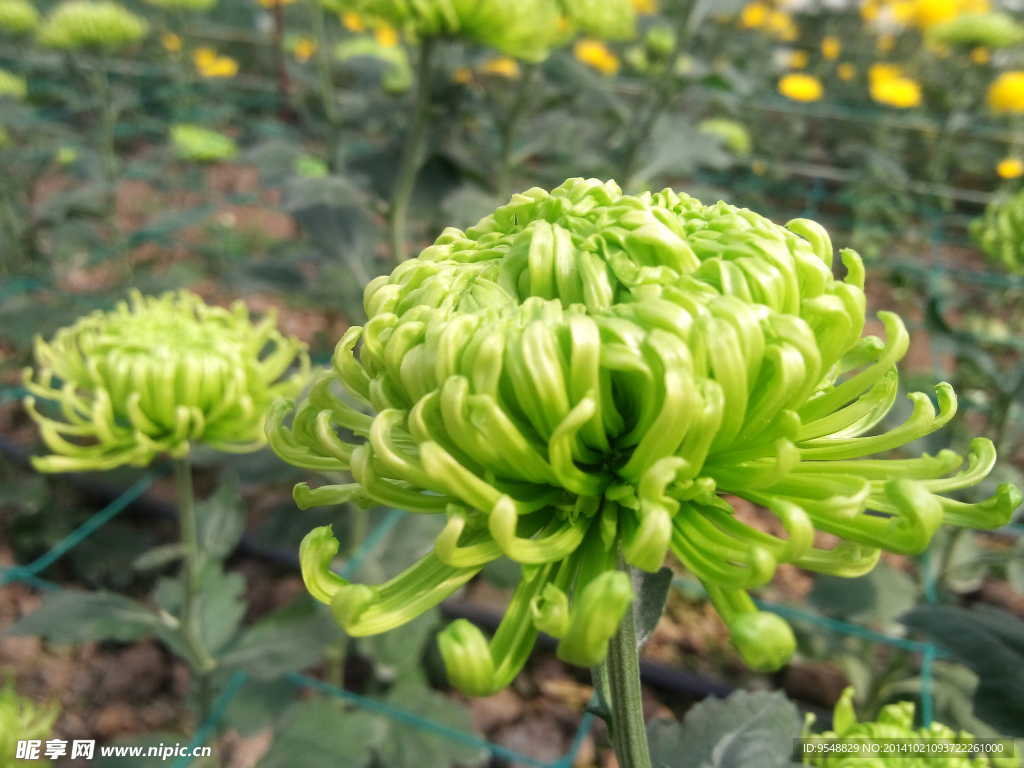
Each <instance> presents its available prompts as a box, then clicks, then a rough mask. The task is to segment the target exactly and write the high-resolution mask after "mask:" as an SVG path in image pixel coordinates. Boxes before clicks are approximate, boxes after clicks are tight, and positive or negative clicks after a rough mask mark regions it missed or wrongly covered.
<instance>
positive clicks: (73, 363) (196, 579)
mask: <svg viewBox="0 0 1024 768" xmlns="http://www.w3.org/2000/svg"><path fill="white" fill-rule="evenodd" d="M35 351H36V359H37V362H38V365H39V370H38V372H37V373H35V374H34V373H33V370H32V369H31V368H28V369H26V370H25V387H26V388H27V389H28V390H29V391H30V392H31V393H32V395H30V396H29V397H27V398H25V408H26V410H27V411H28V412H29V414H30V415H31V416H32V418H33V419H35V420H36V422H37V423H38V424H39V427H40V431H41V434H42V438H43V441H44V442H45V443H46V444H47V446H48V447H49V448H50V450H52V451H53V452H54V453H53V455H50V456H43V457H33V460H32V463H33V466H35V468H36V469H37V470H39V471H41V472H83V471H95V470H104V469H111V468H113V467H117V466H121V465H124V464H131V465H133V466H145V465H147V464H149V463H150V462H152V461H153V460H154V459H155V458H156V457H157V456H158V455H161V454H169V455H170V456H171V457H172V458H173V459H174V461H175V464H174V467H175V473H176V480H177V490H178V507H179V515H180V524H181V544H180V545H179V547H178V549H177V550H175V554H176V556H179V557H181V558H183V560H184V565H183V569H182V579H181V591H180V596H179V598H178V603H179V605H180V618H179V619H178V620H176V621H175V622H174V624H173V628H174V629H177V630H179V631H180V634H181V636H182V637H183V638H184V642H185V647H186V648H187V653H188V657H189V660H190V662H191V663H192V665H193V668H194V669H195V671H196V672H197V673H198V675H199V688H200V696H199V698H200V711H201V714H202V717H203V718H204V719H205V715H206V714H207V712H208V709H209V703H210V702H209V695H210V692H209V676H210V674H211V673H212V672H213V670H214V669H215V668H216V660H215V659H214V658H213V656H212V655H211V650H210V648H208V647H207V645H208V644H207V643H206V641H205V640H204V637H203V636H202V632H201V630H200V618H199V615H198V612H197V610H196V605H197V601H198V600H199V598H200V584H201V578H200V576H201V573H202V572H203V569H204V568H205V567H206V565H207V558H206V556H205V555H203V553H201V552H200V548H199V539H198V527H197V521H196V511H195V504H194V501H193V493H192V470H191V465H190V459H189V453H190V450H191V447H192V444H193V443H205V444H206V445H209V446H211V447H213V448H215V449H217V450H220V451H227V452H232V453H243V452H250V451H255V450H257V449H258V448H260V447H262V446H263V445H264V444H265V443H266V437H265V435H264V427H263V425H264V420H265V418H266V413H267V409H268V407H269V405H270V403H271V402H272V401H273V400H274V399H275V398H278V397H281V396H294V395H296V394H297V393H298V392H299V391H300V390H301V389H302V387H303V386H304V385H305V383H306V381H307V379H308V370H309V359H308V356H307V354H306V352H305V345H304V344H302V343H301V342H299V341H298V340H296V339H295V338H286V337H285V336H283V335H282V334H281V333H280V332H279V331H278V330H277V327H276V315H275V313H274V312H273V311H271V312H269V313H268V314H267V315H266V316H265V317H264V318H263V320H262V321H261V322H259V323H257V324H253V323H252V322H251V321H250V319H249V314H248V310H247V309H246V307H245V305H244V304H243V303H242V302H235V304H234V305H232V307H231V308H230V309H224V308H222V307H216V306H207V305H206V304H205V303H204V302H203V301H202V299H200V298H199V297H198V296H196V295H194V294H191V293H189V292H188V291H181V292H179V293H178V294H171V293H169V294H166V295H164V296H161V297H159V298H157V297H144V296H142V295H141V294H140V293H138V292H134V293H133V294H132V296H131V303H130V304H128V303H125V302H121V303H119V304H118V305H117V307H116V308H115V309H114V310H112V311H110V312H104V311H101V310H98V311H96V312H94V313H93V314H91V315H89V316H87V317H84V318H81V319H80V320H79V321H78V322H77V323H75V324H74V325H72V326H70V327H68V328H64V329H62V330H61V331H58V333H57V334H56V336H55V337H54V338H53V340H52V341H50V342H45V341H43V340H42V339H40V338H37V340H36V350H35ZM296 362H298V363H299V371H298V372H297V373H294V374H292V375H290V376H285V374H286V372H287V371H288V369H289V368H290V367H291V366H292V365H293V364H294V363H296ZM37 397H38V398H43V399H46V400H51V401H54V402H55V403H57V404H59V406H60V412H61V414H62V417H63V418H61V419H54V418H49V417H48V416H46V415H44V414H43V413H41V412H40V411H39V410H37V408H36V398H37ZM68 438H71V440H69V439H68ZM72 440H73V441H74V442H72ZM222 556H223V555H222ZM158 602H159V601H158Z"/></svg>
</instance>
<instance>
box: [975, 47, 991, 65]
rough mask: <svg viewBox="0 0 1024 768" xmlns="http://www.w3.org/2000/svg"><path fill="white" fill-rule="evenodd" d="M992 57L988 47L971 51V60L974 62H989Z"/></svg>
mask: <svg viewBox="0 0 1024 768" xmlns="http://www.w3.org/2000/svg"><path fill="white" fill-rule="evenodd" d="M990 58H991V56H990V54H989V52H988V48H975V49H974V50H973V51H971V62H972V63H974V64H988V61H989V59H990Z"/></svg>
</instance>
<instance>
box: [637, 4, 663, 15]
mask: <svg viewBox="0 0 1024 768" xmlns="http://www.w3.org/2000/svg"><path fill="white" fill-rule="evenodd" d="M633 9H634V10H635V11H636V12H637V13H639V14H642V15H645V16H647V15H650V14H652V13H657V12H658V0H633Z"/></svg>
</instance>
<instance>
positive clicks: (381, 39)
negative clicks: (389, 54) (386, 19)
mask: <svg viewBox="0 0 1024 768" xmlns="http://www.w3.org/2000/svg"><path fill="white" fill-rule="evenodd" d="M373 36H374V37H375V38H377V42H378V43H380V44H381V45H383V46H384V47H385V48H397V47H398V32H397V31H396V30H395V28H394V27H389V26H388V25H387V24H385V25H384V26H382V27H377V29H375V30H374V32H373Z"/></svg>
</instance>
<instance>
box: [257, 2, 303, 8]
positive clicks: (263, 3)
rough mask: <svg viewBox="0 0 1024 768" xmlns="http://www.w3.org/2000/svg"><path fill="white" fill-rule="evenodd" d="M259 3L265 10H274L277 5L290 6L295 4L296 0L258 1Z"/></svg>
mask: <svg viewBox="0 0 1024 768" xmlns="http://www.w3.org/2000/svg"><path fill="white" fill-rule="evenodd" d="M257 2H258V3H259V4H260V5H262V6H263V7H264V8H273V7H274V6H276V5H288V4H289V3H294V2H295V0H257Z"/></svg>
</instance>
